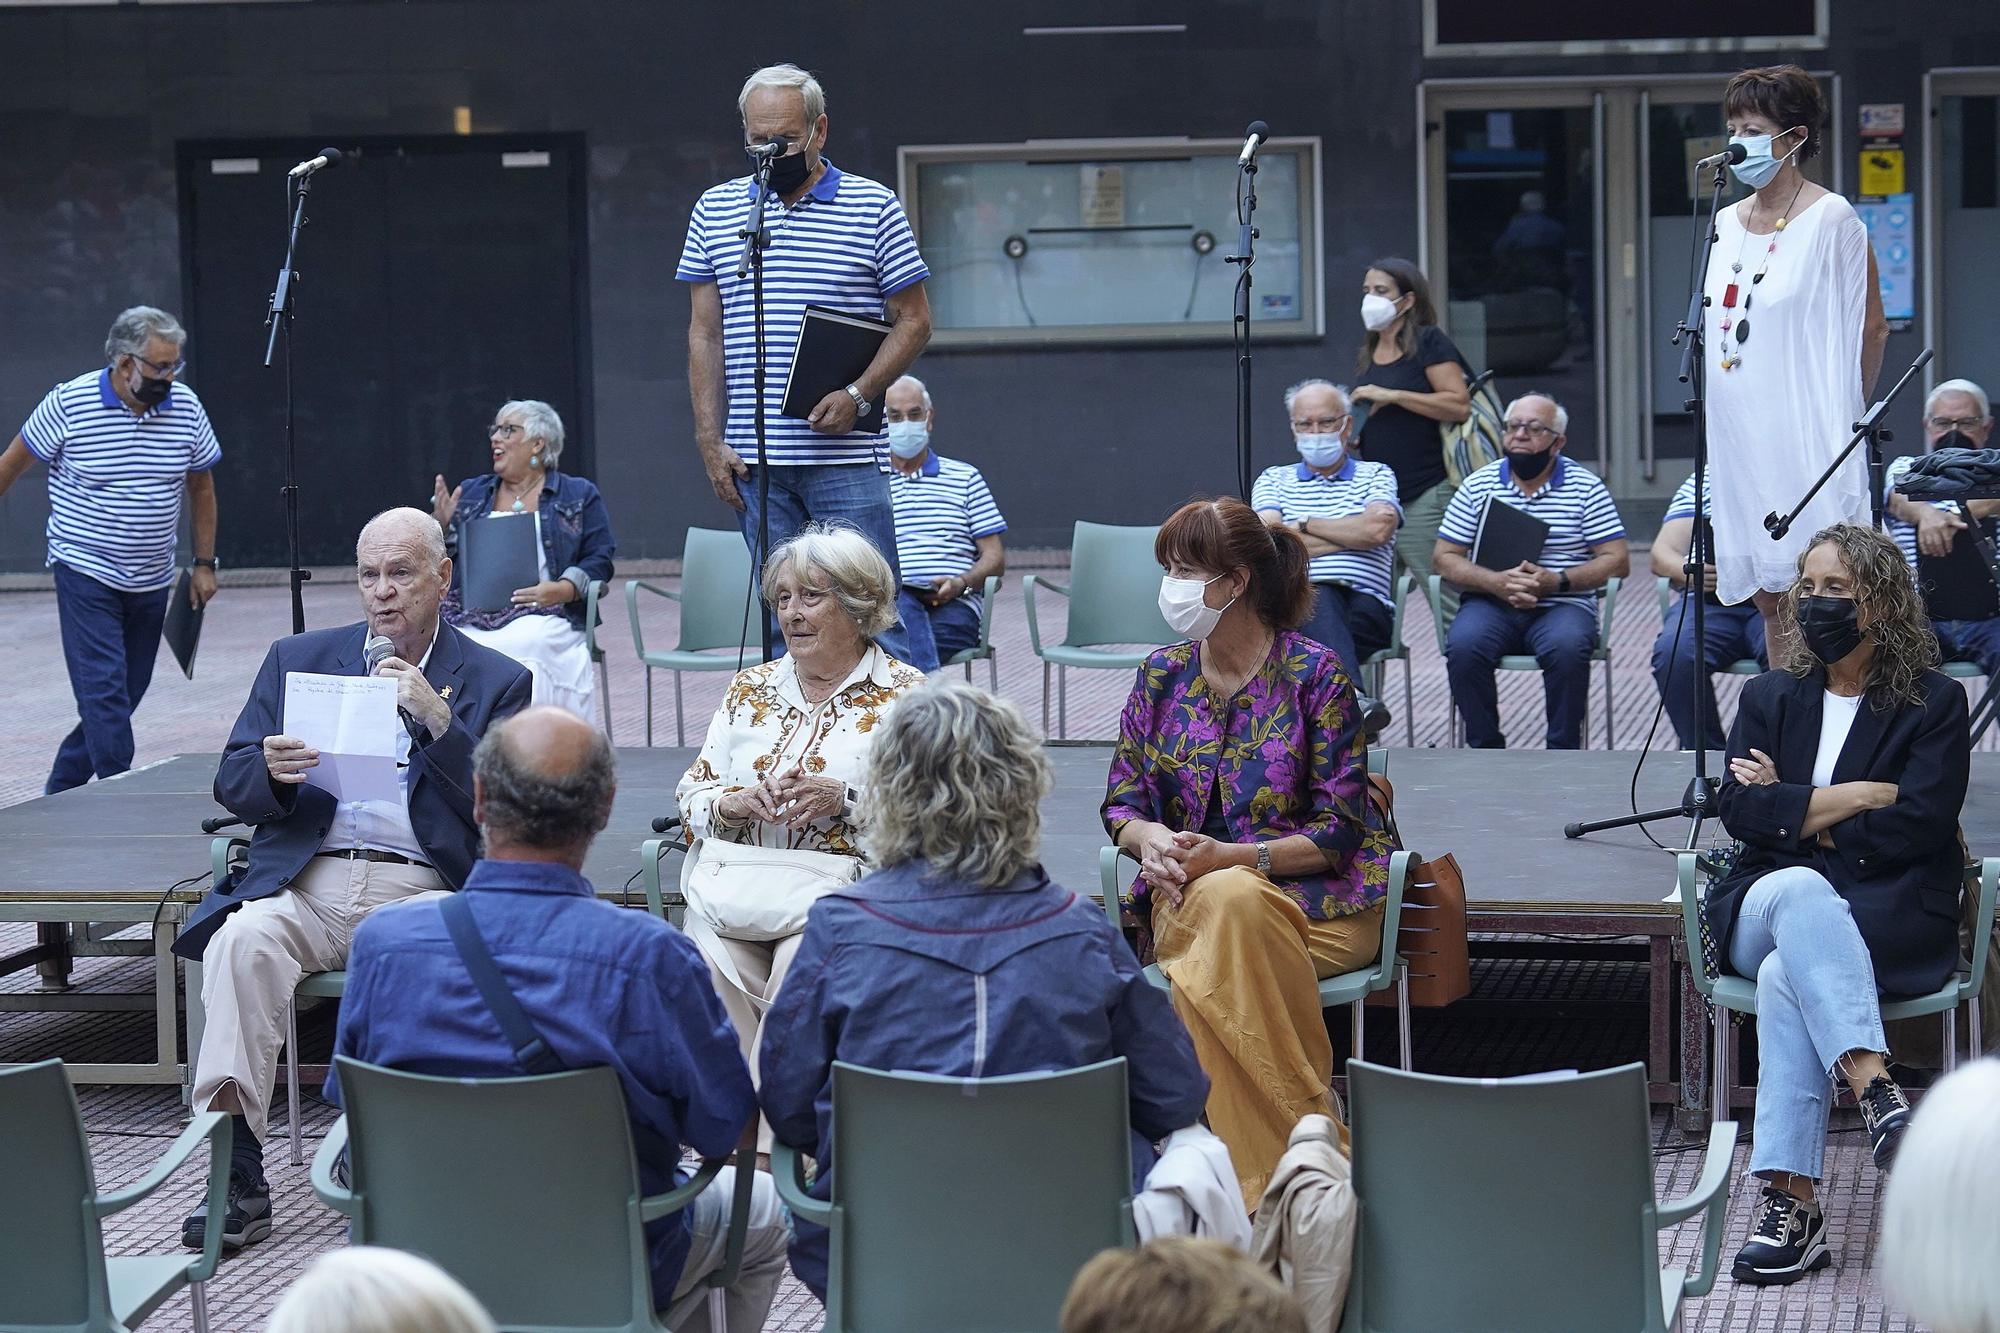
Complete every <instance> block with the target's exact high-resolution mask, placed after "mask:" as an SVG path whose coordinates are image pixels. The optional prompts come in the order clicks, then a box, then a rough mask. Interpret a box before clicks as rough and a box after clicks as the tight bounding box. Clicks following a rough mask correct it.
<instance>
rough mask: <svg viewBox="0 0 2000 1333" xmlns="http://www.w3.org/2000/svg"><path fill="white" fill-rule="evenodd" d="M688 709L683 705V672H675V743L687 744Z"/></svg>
mask: <svg viewBox="0 0 2000 1333" xmlns="http://www.w3.org/2000/svg"><path fill="white" fill-rule="evenodd" d="M687 743H688V738H687V710H686V709H685V708H684V707H682V706H681V673H680V672H678V671H676V672H674V744H675V745H686V744H687Z"/></svg>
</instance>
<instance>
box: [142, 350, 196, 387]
mask: <svg viewBox="0 0 2000 1333" xmlns="http://www.w3.org/2000/svg"><path fill="white" fill-rule="evenodd" d="M132 359H133V360H134V361H137V362H138V363H139V364H140V365H142V366H144V367H145V368H146V369H148V370H150V371H152V372H153V373H154V374H155V375H157V376H159V377H160V378H161V379H163V380H170V379H172V378H173V377H174V376H176V375H178V374H180V373H181V372H182V371H183V370H186V369H187V361H186V360H185V359H182V360H179V361H169V362H168V363H167V364H166V365H161V364H160V363H159V362H157V361H148V360H147V359H146V358H145V357H143V356H140V355H139V354H138V353H137V352H134V353H132Z"/></svg>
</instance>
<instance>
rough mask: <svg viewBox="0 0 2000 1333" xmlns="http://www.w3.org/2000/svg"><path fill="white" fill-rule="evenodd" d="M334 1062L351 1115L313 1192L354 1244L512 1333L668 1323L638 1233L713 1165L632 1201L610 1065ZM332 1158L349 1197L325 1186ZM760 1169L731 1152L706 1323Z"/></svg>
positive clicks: (709, 1174) (735, 1256) (325, 1149)
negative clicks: (429, 1070) (730, 1190)
mask: <svg viewBox="0 0 2000 1333" xmlns="http://www.w3.org/2000/svg"><path fill="white" fill-rule="evenodd" d="M335 1064H336V1065H337V1066H338V1067H339V1071H340V1093H341V1100H342V1101H343V1102H344V1103H345V1104H346V1107H347V1114H346V1115H344V1116H343V1117H341V1119H340V1120H339V1121H337V1122H336V1123H335V1125H334V1127H333V1130H332V1132H330V1133H329V1134H328V1135H327V1136H326V1141H325V1142H324V1143H322V1144H320V1148H319V1152H318V1153H317V1154H315V1156H314V1157H313V1167H312V1185H313V1193H314V1194H317V1195H318V1196H319V1198H320V1201H321V1202H322V1203H324V1204H326V1205H327V1207H329V1208H332V1209H334V1210H335V1211H337V1212H340V1213H343V1214H345V1215H346V1216H347V1217H349V1218H351V1219H352V1220H353V1226H352V1228H351V1230H350V1235H349V1238H350V1239H351V1240H352V1242H353V1243H354V1244H356V1245H386V1246H389V1247H390V1248H391V1249H398V1250H409V1251H411V1252H413V1253H416V1254H421V1255H423V1256H425V1257H426V1258H428V1259H430V1260H431V1261H432V1262H434V1263H436V1264H437V1265H438V1266H439V1267H441V1268H443V1269H444V1270H445V1271H446V1272H447V1273H450V1274H451V1275H452V1276H453V1277H455V1278H457V1279H458V1280H459V1281H460V1282H462V1283H464V1284H465V1286H466V1288H467V1289H468V1290H469V1291H471V1292H472V1294H473V1295H474V1296H476V1297H478V1298H479V1302H480V1304H482V1305H484V1306H485V1307H486V1309H487V1311H488V1312H489V1313H490V1314H492V1316H493V1321H494V1323H496V1324H498V1325H499V1326H500V1327H501V1328H504V1329H508V1330H510V1333H583V1331H584V1330H592V1331H593V1333H595V1331H597V1330H604V1331H605V1333H613V1331H622V1333H660V1331H661V1330H664V1329H665V1328H667V1327H668V1324H667V1323H666V1321H665V1320H664V1319H663V1318H662V1317H661V1316H659V1315H656V1314H655V1313H654V1309H653V1292H652V1280H651V1277H650V1275H649V1266H648V1259H647V1250H648V1247H647V1244H646V1237H645V1233H644V1224H645V1223H647V1222H651V1221H653V1220H654V1219H655V1218H660V1217H665V1216H667V1215H668V1214H670V1213H677V1212H679V1211H681V1210H682V1209H683V1208H686V1207H687V1206H688V1205H689V1204H691V1203H693V1202H694V1200H695V1196H697V1195H698V1194H700V1193H701V1192H702V1190H703V1189H705V1188H706V1187H707V1185H708V1183H709V1182H710V1181H711V1180H713V1179H715V1176H716V1174H717V1173H718V1172H719V1171H721V1169H722V1163H721V1162H720V1161H715V1162H707V1163H704V1164H703V1166H702V1168H701V1170H700V1171H698V1172H696V1173H695V1175H694V1177H693V1178H692V1179H691V1180H689V1181H688V1182H687V1183H686V1184H684V1185H682V1186H680V1187H679V1188H677V1189H673V1190H670V1191H668V1192H667V1193H665V1194H658V1195H653V1196H651V1197H643V1196H641V1195H640V1193H639V1173H638V1168H637V1166H636V1165H635V1164H634V1161H633V1157H632V1132H631V1122H630V1120H629V1119H628V1117H627V1114H626V1110H625V1095H624V1092H623V1090H622V1089H621V1088H620V1086H619V1083H618V1075H617V1074H616V1073H615V1072H613V1071H612V1070H611V1069H610V1068H608V1067H605V1066H598V1067H595V1068H591V1069H575V1070H570V1071H567V1072H565V1073H561V1074H541V1075H536V1076H533V1077H525V1078H436V1077H432V1076H430V1075H427V1074H408V1073H403V1072H401V1071H400V1070H394V1069H384V1068H381V1067H380V1066H378V1065H371V1064H365V1063H363V1062H362V1061H360V1060H354V1059H350V1058H348V1057H347V1056H344V1055H343V1056H338V1057H336V1059H335ZM443 1126H448V1127H449V1132H447V1133H441V1132H440V1127H443ZM350 1135H351V1137H350ZM343 1148H346V1149H348V1151H349V1157H350V1166H349V1174H350V1177H351V1179H352V1181H353V1186H352V1188H348V1187H344V1186H341V1185H339V1184H337V1183H335V1181H334V1178H333V1167H334V1162H335V1161H336V1160H337V1159H338V1158H339V1156H340V1153H341V1150H342V1149H343ZM755 1174H756V1173H755V1172H754V1171H753V1170H751V1169H750V1163H749V1162H748V1161H747V1160H744V1159H743V1158H741V1157H739V1158H738V1161H737V1172H736V1183H737V1190H736V1193H735V1196H734V1199H733V1205H734V1206H733V1211H732V1214H731V1217H730V1225H729V1239H728V1247H727V1252H726V1261H725V1263H724V1265H723V1268H722V1269H721V1270H720V1271H719V1272H717V1273H715V1274H714V1275H712V1276H711V1277H710V1278H709V1279H708V1289H707V1292H706V1297H707V1300H708V1307H709V1319H710V1324H711V1327H713V1328H716V1329H721V1328H722V1327H723V1322H722V1321H723V1294H724V1289H725V1288H726V1287H727V1286H729V1285H730V1284H731V1283H733V1282H734V1281H735V1280H736V1273H737V1270H738V1267H739V1265H740V1263H741V1260H742V1256H743V1238H744V1234H745V1231H746V1229H747V1227H748V1223H749V1216H750V1191H751V1189H752V1188H753V1186H754V1180H755ZM687 1300H688V1298H683V1303H686V1302H687ZM672 1313H673V1314H674V1315H675V1317H679V1316H680V1314H681V1308H680V1307H679V1306H677V1307H676V1309H675V1310H674V1311H673V1312H672ZM739 1333H743V1331H741V1330H739Z"/></svg>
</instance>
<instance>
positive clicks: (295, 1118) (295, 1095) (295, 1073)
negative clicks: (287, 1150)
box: [285, 996, 306, 1166]
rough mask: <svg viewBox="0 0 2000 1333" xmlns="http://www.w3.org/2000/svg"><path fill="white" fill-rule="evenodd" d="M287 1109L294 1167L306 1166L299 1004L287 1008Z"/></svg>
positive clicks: (296, 1001) (294, 998)
mask: <svg viewBox="0 0 2000 1333" xmlns="http://www.w3.org/2000/svg"><path fill="white" fill-rule="evenodd" d="M285 1109H286V1110H288V1111H289V1112H291V1116H292V1165H293V1166H304V1165H305V1161H306V1154H305V1140H304V1138H303V1136H302V1135H300V1133H299V1002H298V998H297V997H296V996H294V997H293V999H292V1001H291V1003H290V1004H287V1005H286V1006H285Z"/></svg>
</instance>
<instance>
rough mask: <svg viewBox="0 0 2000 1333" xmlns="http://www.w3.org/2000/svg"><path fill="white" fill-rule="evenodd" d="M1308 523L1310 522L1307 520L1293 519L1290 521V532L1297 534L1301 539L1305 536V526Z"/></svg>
mask: <svg viewBox="0 0 2000 1333" xmlns="http://www.w3.org/2000/svg"><path fill="white" fill-rule="evenodd" d="M1308 522H1310V520H1309V519H1303V518H1295V519H1293V520H1292V531H1293V532H1296V533H1298V534H1299V536H1301V537H1303V536H1305V535H1306V524H1307V523H1308Z"/></svg>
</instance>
